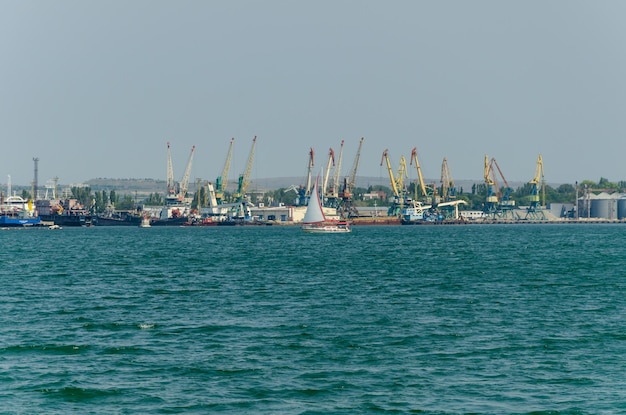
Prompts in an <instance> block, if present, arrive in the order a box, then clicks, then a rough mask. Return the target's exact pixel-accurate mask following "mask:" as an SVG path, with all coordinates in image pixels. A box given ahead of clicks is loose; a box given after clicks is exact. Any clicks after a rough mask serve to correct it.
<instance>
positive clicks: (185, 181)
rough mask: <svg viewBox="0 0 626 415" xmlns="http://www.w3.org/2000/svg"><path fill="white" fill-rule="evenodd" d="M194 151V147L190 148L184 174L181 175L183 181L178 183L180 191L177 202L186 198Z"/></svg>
mask: <svg viewBox="0 0 626 415" xmlns="http://www.w3.org/2000/svg"><path fill="white" fill-rule="evenodd" d="M195 149H196V146H192V147H191V154H189V160H187V167H186V168H185V174H184V175H183V180H182V181H181V182H180V191H179V193H178V200H179V201H180V202H182V201H183V199H184V198H185V196H187V189H188V188H189V176H190V175H191V163H192V162H193V152H194V151H195Z"/></svg>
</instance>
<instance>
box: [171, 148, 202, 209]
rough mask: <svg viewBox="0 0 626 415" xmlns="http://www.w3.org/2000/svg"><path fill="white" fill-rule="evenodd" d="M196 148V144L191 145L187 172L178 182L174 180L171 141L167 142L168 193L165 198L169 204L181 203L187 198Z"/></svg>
mask: <svg viewBox="0 0 626 415" xmlns="http://www.w3.org/2000/svg"><path fill="white" fill-rule="evenodd" d="M195 149H196V146H192V147H191V154H190V155H189V160H188V161H187V167H186V169H185V174H184V175H183V178H182V180H181V181H180V182H179V183H178V184H177V183H176V182H175V181H174V168H173V166H172V152H171V146H170V143H169V141H168V143H167V182H166V186H167V195H166V197H165V199H166V202H167V203H168V204H175V203H180V202H182V201H183V200H184V199H185V196H186V195H187V189H188V186H189V176H190V174H191V163H192V161H193V153H194V150H195Z"/></svg>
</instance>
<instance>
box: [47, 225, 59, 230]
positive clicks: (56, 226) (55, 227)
mask: <svg viewBox="0 0 626 415" xmlns="http://www.w3.org/2000/svg"><path fill="white" fill-rule="evenodd" d="M48 229H50V230H52V231H54V230H60V229H63V228H62V227H60V226H59V225H50V226H48Z"/></svg>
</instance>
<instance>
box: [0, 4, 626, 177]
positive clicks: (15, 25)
mask: <svg viewBox="0 0 626 415" xmlns="http://www.w3.org/2000/svg"><path fill="white" fill-rule="evenodd" d="M625 15H626V2H623V1H619V0H616V1H609V0H607V1H593V2H591V1H578V0H554V1H543V0H542V1H539V0H529V1H517V2H516V1H500V0H489V1H487V0H475V1H465V0H450V1H420V0H394V1H385V2H383V1H370V0H333V1H330V0H319V1H310V2H302V1H291V0H284V1H283V0H269V1H258V0H254V1H252V0H242V1H205V0H198V1H175V2H174V1H162V0H133V1H122V0H112V1H82V0H58V1H44V0H33V1H9V0H0V144H1V146H2V150H0V184H1V185H2V186H5V185H6V182H7V180H8V175H10V176H11V182H12V184H13V185H30V183H31V182H32V181H33V179H34V162H33V158H34V157H37V158H39V162H38V170H39V175H38V181H39V184H40V185H42V184H43V183H45V182H46V181H48V180H51V179H52V178H53V177H58V179H59V183H65V184H69V183H80V182H83V181H86V180H89V179H92V178H122V179H124V178H153V179H159V180H165V179H166V176H167V143H168V142H169V143H170V144H171V155H172V163H173V170H174V176H175V178H176V179H177V180H180V179H182V176H183V174H184V171H185V167H186V165H187V160H188V159H189V155H190V151H191V148H192V146H194V145H195V152H194V158H193V164H192V170H191V175H190V178H191V180H192V181H195V180H197V179H198V178H200V179H203V180H210V181H212V180H215V178H216V177H217V176H219V175H220V174H221V172H222V169H223V167H224V164H225V161H226V155H227V152H228V147H229V143H230V140H231V138H234V139H235V142H234V146H233V155H232V160H231V167H230V171H229V178H232V179H236V177H237V176H238V175H239V174H241V173H243V172H244V170H245V168H246V163H247V159H248V155H249V153H250V149H251V145H252V139H253V137H254V136H257V144H256V150H255V154H254V163H253V167H252V172H251V179H252V180H253V181H254V180H257V179H262V178H274V177H303V181H304V177H305V176H306V174H307V166H308V162H309V151H310V148H313V149H314V151H315V158H314V171H315V172H318V173H319V172H321V171H322V170H323V169H324V168H325V166H326V163H327V161H328V153H329V149H330V148H333V149H334V151H335V155H336V156H338V153H339V146H340V143H341V140H345V144H344V150H343V159H342V175H348V174H349V173H350V170H351V169H352V166H353V165H354V160H355V158H356V153H357V148H358V145H359V140H360V138H361V137H364V141H363V146H362V150H361V154H360V159H359V164H358V170H357V174H358V175H359V176H373V177H388V173H387V169H386V167H385V166H381V158H382V153H383V151H384V150H385V149H387V150H388V154H389V158H390V160H391V164H392V166H393V169H394V170H396V169H397V166H398V164H399V161H400V157H401V156H404V157H406V159H407V162H408V160H409V157H410V154H411V149H412V148H414V147H416V148H417V151H418V155H419V162H420V165H421V168H422V171H423V174H424V176H425V177H427V178H432V179H437V180H438V179H439V177H440V175H441V165H442V160H443V158H444V157H445V158H446V159H447V163H448V166H449V169H450V172H451V175H452V177H453V179H455V180H482V179H483V162H484V157H485V155H488V157H489V158H495V159H496V161H497V163H498V165H499V167H500V169H501V170H502V173H503V175H504V176H505V178H506V179H507V180H508V181H522V182H524V181H529V180H531V179H532V178H533V176H534V175H535V171H536V166H537V157H538V155H539V154H541V155H542V159H543V167H544V172H545V179H546V181H547V182H549V183H574V182H575V181H582V180H593V181H598V180H599V179H600V178H601V177H604V178H607V179H609V180H610V181H615V182H616V181H620V180H626V163H624V158H625V154H624V153H625V152H624V150H625V147H626V145H625V144H624V143H625V140H624V139H625V138H626V116H625V114H626V47H625V46H626V25H624V23H623V20H624V16H625ZM409 168H410V170H409V173H410V176H411V177H415V176H416V173H415V170H414V166H409Z"/></svg>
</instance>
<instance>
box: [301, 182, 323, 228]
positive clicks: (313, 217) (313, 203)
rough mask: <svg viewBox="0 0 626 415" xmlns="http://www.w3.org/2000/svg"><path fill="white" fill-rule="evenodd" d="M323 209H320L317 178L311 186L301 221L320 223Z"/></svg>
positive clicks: (320, 202)
mask: <svg viewBox="0 0 626 415" xmlns="http://www.w3.org/2000/svg"><path fill="white" fill-rule="evenodd" d="M325 219H326V218H325V217H324V211H323V210H322V201H321V200H320V193H319V189H318V187H317V180H316V181H315V185H314V186H313V192H312V193H311V197H310V198H309V203H308V205H307V207H306V213H305V214H304V219H303V220H302V222H303V223H321V222H324V220H325Z"/></svg>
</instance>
